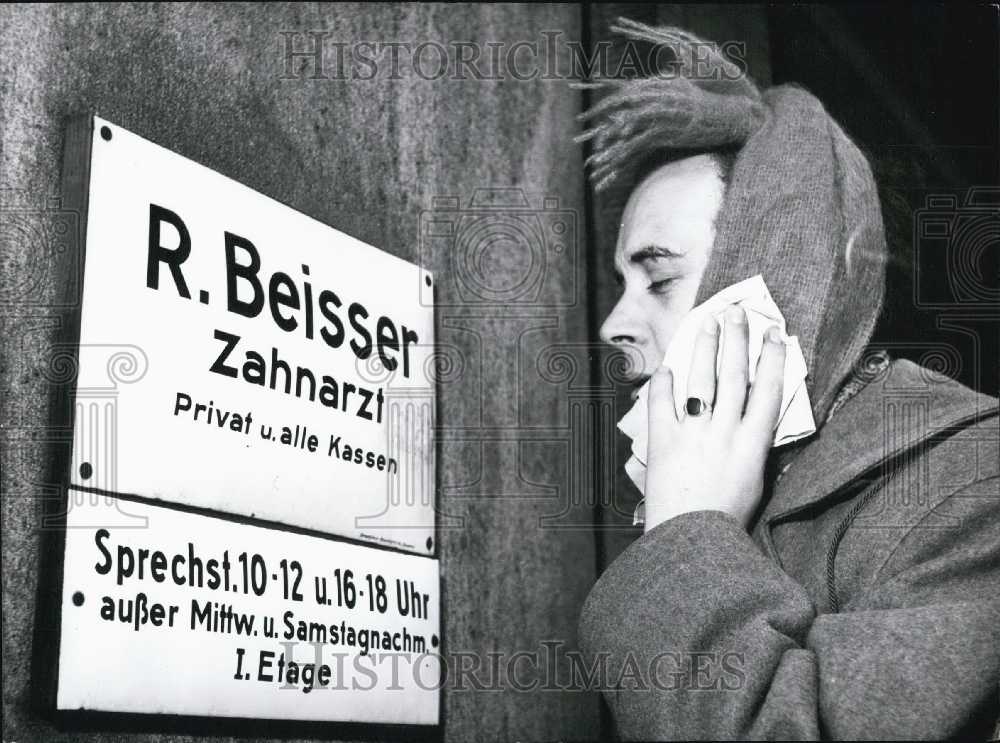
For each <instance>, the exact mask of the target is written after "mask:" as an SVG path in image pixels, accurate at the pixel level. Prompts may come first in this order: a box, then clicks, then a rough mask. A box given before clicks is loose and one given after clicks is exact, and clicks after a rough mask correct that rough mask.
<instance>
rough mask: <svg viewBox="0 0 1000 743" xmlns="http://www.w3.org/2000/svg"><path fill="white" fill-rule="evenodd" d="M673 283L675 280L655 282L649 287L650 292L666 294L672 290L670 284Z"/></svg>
mask: <svg viewBox="0 0 1000 743" xmlns="http://www.w3.org/2000/svg"><path fill="white" fill-rule="evenodd" d="M672 283H673V279H660V280H659V281H654V282H652V283H651V284H650V285H649V291H651V292H652V293H653V294H664V293H666V291H667V290H668V289H669V288H670V284H672Z"/></svg>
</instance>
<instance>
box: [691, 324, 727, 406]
mask: <svg viewBox="0 0 1000 743" xmlns="http://www.w3.org/2000/svg"><path fill="white" fill-rule="evenodd" d="M718 354H719V321H718V320H716V319H715V318H714V317H712V316H711V315H709V316H708V317H706V318H705V320H704V322H703V324H702V327H701V330H700V331H699V332H698V337H697V338H696V339H695V342H694V354H693V356H692V358H691V370H690V372H689V373H688V385H687V395H688V399H687V400H686V401H685V413H686V416H687V417H688V418H692V417H699V416H700V417H702V418H704V419H706V420H707V419H709V418H711V415H709V413H708V411H707V410H703V409H702V410H699V409H696V408H700V407H701V406H710V405H712V404H713V403H714V401H715V359H716V357H717V356H718ZM692 398H693V399H692ZM698 401H700V403H699V402H698Z"/></svg>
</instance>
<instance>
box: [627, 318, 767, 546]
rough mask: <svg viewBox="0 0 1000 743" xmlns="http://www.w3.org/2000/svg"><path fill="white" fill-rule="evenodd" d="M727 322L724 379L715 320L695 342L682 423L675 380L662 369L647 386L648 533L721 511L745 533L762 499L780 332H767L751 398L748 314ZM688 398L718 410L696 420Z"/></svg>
mask: <svg viewBox="0 0 1000 743" xmlns="http://www.w3.org/2000/svg"><path fill="white" fill-rule="evenodd" d="M724 318H725V319H724V322H725V323H726V328H725V336H724V338H725V342H724V343H723V347H722V359H721V364H720V371H719V378H718V380H716V375H715V366H716V356H717V353H718V348H719V331H720V328H719V323H718V322H717V321H716V320H715V318H712V317H710V318H709V319H708V321H707V322H706V324H705V325H704V326H703V327H702V329H701V331H700V332H699V334H698V339H697V341H696V342H695V347H694V358H693V359H692V361H691V372H690V375H689V377H688V393H687V394H688V404H686V405H685V412H684V415H683V416H682V417H681V418H680V419H678V418H677V415H676V412H675V407H674V394H673V375H672V374H671V373H670V372H669V371H668V370H667V369H666V368H664V367H661V368H660V369H658V370H657V372H656V373H655V374H654V375H653V378H652V379H651V380H650V386H649V450H648V469H647V472H646V494H645V495H646V506H645V508H646V527H645V528H646V531H649V530H650V529H652V528H654V527H655V526H656V525H657V524H660V523H662V522H663V521H666V520H667V519H670V518H673V517H674V516H679V515H680V514H682V513H687V512H689V511H705V510H712V511H724V512H725V513H728V514H729V515H731V516H733V517H734V518H736V519H737V520H738V521H739V522H740V523H741V524H742V525H743V526H744V527H746V526H747V524H748V522H749V520H750V518H751V516H752V515H753V513H754V511H755V510H756V508H757V505H758V503H759V501H760V496H761V493H762V490H763V479H764V462H765V460H766V459H767V454H768V452H769V451H770V449H771V444H772V442H773V440H774V429H775V427H776V426H777V423H778V414H779V411H780V408H781V394H782V387H783V382H784V368H785V344H784V342H783V341H782V340H781V334H780V332H779V331H778V328H777V327H773V328H770V329H769V330H768V332H766V333H765V334H764V348H763V350H762V351H761V355H760V360H759V361H758V363H757V373H756V376H755V378H754V383H753V387H752V388H750V389H749V400H748V399H747V398H748V387H749V382H748V380H749V375H748V370H747V357H748V350H747V318H746V314H745V313H744V311H743V309H742V308H741V307H738V306H736V305H734V306H732V307H730V308H729V309H727V310H726V312H725V314H724ZM691 398H697V399H700V400H703V401H706V402H708V403H713V401H714V404H713V406H712V407H708V408H707V409H706V410H704V411H702V412H701V413H700V414H697V413H698V411H697V408H698V405H697V402H695V403H691ZM689 406H690V407H689ZM744 408H745V410H744Z"/></svg>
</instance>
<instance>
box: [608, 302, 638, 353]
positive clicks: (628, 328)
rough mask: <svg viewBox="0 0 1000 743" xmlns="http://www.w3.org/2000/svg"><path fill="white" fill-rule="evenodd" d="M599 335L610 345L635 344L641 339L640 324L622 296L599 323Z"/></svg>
mask: <svg viewBox="0 0 1000 743" xmlns="http://www.w3.org/2000/svg"><path fill="white" fill-rule="evenodd" d="M600 336H601V340H602V341H604V342H605V343H608V344H610V345H612V346H622V345H628V344H631V345H637V344H639V343H640V342H641V341H642V337H641V336H642V332H641V329H640V325H639V323H638V322H636V319H635V315H634V314H633V313H632V312H630V311H629V307H628V304H627V302H626V301H625V298H624V297H623V298H622V299H621V300H619V301H618V304H616V305H615V306H614V309H612V310H611V314H609V315H608V317H607V319H606V320H605V321H604V323H603V324H602V325H601V331H600Z"/></svg>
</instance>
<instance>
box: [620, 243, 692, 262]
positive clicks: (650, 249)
mask: <svg viewBox="0 0 1000 743" xmlns="http://www.w3.org/2000/svg"><path fill="white" fill-rule="evenodd" d="M682 257H683V253H678V252H677V251H676V250H671V249H670V248H667V247H664V246H662V245H644V246H642V247H641V248H639V249H638V250H636V251H635V252H634V253H632V255H630V256H629V258H628V261H629V263H637V264H639V263H645V262H646V261H655V260H657V259H659V258H682Z"/></svg>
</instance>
